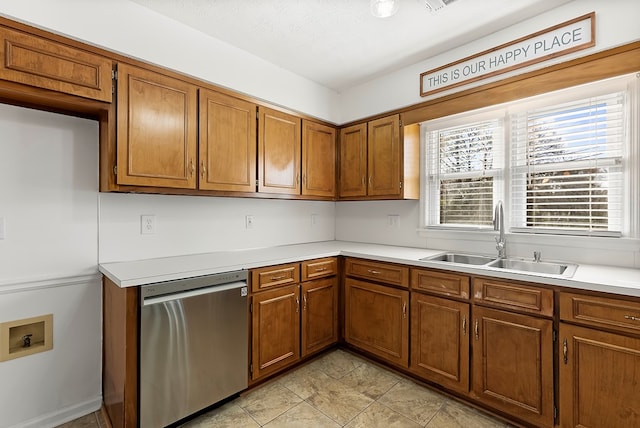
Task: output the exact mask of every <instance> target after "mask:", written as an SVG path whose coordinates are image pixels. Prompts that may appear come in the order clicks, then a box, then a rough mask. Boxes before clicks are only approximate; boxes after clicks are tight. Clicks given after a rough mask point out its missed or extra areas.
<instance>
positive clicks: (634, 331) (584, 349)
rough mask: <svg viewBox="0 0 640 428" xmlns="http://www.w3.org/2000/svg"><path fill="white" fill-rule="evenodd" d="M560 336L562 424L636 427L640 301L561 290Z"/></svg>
mask: <svg viewBox="0 0 640 428" xmlns="http://www.w3.org/2000/svg"><path fill="white" fill-rule="evenodd" d="M576 324H577V325H576ZM559 333H560V334H559V339H560V340H559V342H560V343H559V348H560V349H559V352H558V354H559V358H558V360H559V361H558V368H559V369H558V371H559V379H558V381H559V392H560V424H561V426H562V427H563V428H565V427H566V428H570V427H582V428H595V427H607V428H627V427H638V426H640V400H638V395H639V394H640V302H638V301H637V300H629V299H625V298H617V297H616V298H612V297H611V296H609V297H603V296H594V295H580V294H576V293H566V292H561V293H560V331H559Z"/></svg>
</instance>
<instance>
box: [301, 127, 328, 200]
mask: <svg viewBox="0 0 640 428" xmlns="http://www.w3.org/2000/svg"><path fill="white" fill-rule="evenodd" d="M302 194H303V195H308V196H324V197H327V198H335V196H336V130H335V128H333V127H331V126H326V125H321V124H319V123H315V122H311V121H308V120H303V121H302Z"/></svg>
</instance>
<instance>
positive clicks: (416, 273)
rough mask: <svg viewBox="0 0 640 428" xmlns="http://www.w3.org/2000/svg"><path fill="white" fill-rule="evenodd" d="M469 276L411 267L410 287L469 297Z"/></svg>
mask: <svg viewBox="0 0 640 428" xmlns="http://www.w3.org/2000/svg"><path fill="white" fill-rule="evenodd" d="M469 288H470V286H469V277H468V276H464V275H456V274H451V273H444V272H436V271H432V270H426V269H411V289H412V290H420V291H426V292H429V293H435V294H440V295H443V296H447V297H459V298H461V299H469Z"/></svg>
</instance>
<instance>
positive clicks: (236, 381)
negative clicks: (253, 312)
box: [139, 271, 249, 428]
mask: <svg viewBox="0 0 640 428" xmlns="http://www.w3.org/2000/svg"><path fill="white" fill-rule="evenodd" d="M140 302H141V303H140V304H141V311H140V312H141V316H140V360H139V363H140V369H139V373H140V378H139V380H140V402H139V403H140V404H139V406H140V408H139V415H140V416H139V417H140V421H139V422H140V426H141V427H143V428H146V427H153V428H157V427H163V426H166V425H169V424H172V423H174V422H176V421H178V420H180V419H182V418H184V417H186V416H188V415H190V414H192V413H195V412H197V411H199V410H201V409H204V408H205V407H208V406H210V405H212V404H215V403H217V402H218V401H220V400H222V399H224V398H227V397H229V396H231V395H233V394H235V393H237V392H239V391H242V390H243V389H245V388H246V387H247V381H248V359H249V355H248V348H249V345H248V331H249V329H248V322H249V321H248V304H247V271H234V272H226V273H221V274H216V275H207V276H201V277H195V278H188V279H184V280H176V281H167V282H161V283H155V284H149V285H145V286H142V287H141V298H140Z"/></svg>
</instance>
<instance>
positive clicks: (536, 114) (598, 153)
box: [511, 92, 625, 236]
mask: <svg viewBox="0 0 640 428" xmlns="http://www.w3.org/2000/svg"><path fill="white" fill-rule="evenodd" d="M624 116H625V115H624V93H621V92H618V93H613V94H609V95H605V96H600V97H593V98H589V99H586V100H579V101H575V102H570V103H566V104H563V105H557V106H553V107H550V108H542V109H538V110H532V111H525V112H522V113H519V114H514V115H513V116H512V118H511V127H512V131H511V135H512V137H511V147H512V176H511V184H512V187H511V190H512V198H513V204H512V213H513V215H512V219H511V225H512V227H514V228H515V229H512V230H518V229H520V231H527V230H529V229H531V230H535V231H537V232H552V233H567V232H569V233H571V234H578V233H580V234H592V235H593V234H595V235H598V234H606V235H617V236H620V235H621V233H622V228H623V224H622V217H623V213H622V207H623V204H622V199H623V197H622V192H623V187H624V180H623V178H624V177H623V167H622V163H623V143H624V136H625V132H624V128H625V126H624V125H625V120H624V119H625V117H624Z"/></svg>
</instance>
